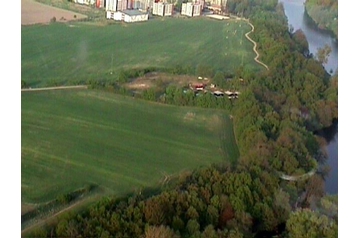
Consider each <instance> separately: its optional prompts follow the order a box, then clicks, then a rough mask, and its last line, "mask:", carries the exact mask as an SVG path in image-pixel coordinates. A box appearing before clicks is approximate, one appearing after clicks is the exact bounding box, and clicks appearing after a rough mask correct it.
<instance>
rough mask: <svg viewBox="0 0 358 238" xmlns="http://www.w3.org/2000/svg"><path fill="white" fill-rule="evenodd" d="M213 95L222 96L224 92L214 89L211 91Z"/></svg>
mask: <svg viewBox="0 0 358 238" xmlns="http://www.w3.org/2000/svg"><path fill="white" fill-rule="evenodd" d="M212 94H213V95H214V96H215V97H224V93H223V92H221V91H214V92H213V93H212Z"/></svg>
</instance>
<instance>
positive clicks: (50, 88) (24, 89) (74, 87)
mask: <svg viewBox="0 0 358 238" xmlns="http://www.w3.org/2000/svg"><path fill="white" fill-rule="evenodd" d="M60 89H87V85H76V86H58V87H48V88H23V89H21V92H31V91H46V90H60Z"/></svg>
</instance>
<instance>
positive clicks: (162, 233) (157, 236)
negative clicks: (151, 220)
mask: <svg viewBox="0 0 358 238" xmlns="http://www.w3.org/2000/svg"><path fill="white" fill-rule="evenodd" d="M144 237H145V238H179V236H177V235H176V234H175V233H174V231H173V230H172V229H170V228H169V227H167V226H163V225H161V226H149V227H147V229H146V230H145V236H144Z"/></svg>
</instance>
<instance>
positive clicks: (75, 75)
mask: <svg viewBox="0 0 358 238" xmlns="http://www.w3.org/2000/svg"><path fill="white" fill-rule="evenodd" d="M250 30H251V28H250V26H248V25H247V23H245V22H241V23H240V22H236V21H235V20H228V21H218V20H213V19H207V18H204V17H202V18H198V19H183V18H180V19H177V18H155V19H150V20H149V21H148V22H143V23H134V24H124V23H116V24H110V25H107V26H95V25H93V24H90V23H86V22H82V23H81V22H77V23H68V24H64V23H55V24H50V25H33V26H22V27H21V79H22V80H25V81H26V82H27V84H28V85H29V86H31V87H40V86H48V85H50V84H51V85H52V84H54V83H56V84H61V85H65V84H72V83H74V82H78V81H81V82H86V81H87V80H88V79H106V78H109V77H112V78H113V77H114V78H116V73H118V72H119V71H120V70H121V69H131V68H146V67H158V68H167V67H173V66H175V65H190V66H193V67H195V66H197V65H198V64H202V65H208V66H211V67H213V68H214V69H220V70H224V71H229V70H232V69H235V68H237V67H238V66H240V65H243V66H245V67H251V68H253V69H257V70H260V69H261V68H262V67H261V66H260V65H258V64H257V63H255V61H254V57H255V53H254V52H253V50H252V47H253V45H252V43H251V42H249V41H248V40H247V39H246V38H245V37H244V34H245V33H246V32H248V31H250ZM111 71H113V72H114V73H113V75H110V74H109V73H110V72H111Z"/></svg>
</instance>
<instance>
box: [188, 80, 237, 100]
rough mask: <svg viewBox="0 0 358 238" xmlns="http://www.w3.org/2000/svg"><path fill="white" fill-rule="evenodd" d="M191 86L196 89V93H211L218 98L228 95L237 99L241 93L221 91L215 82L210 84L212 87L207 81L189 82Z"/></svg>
mask: <svg viewBox="0 0 358 238" xmlns="http://www.w3.org/2000/svg"><path fill="white" fill-rule="evenodd" d="M189 88H190V89H191V90H193V91H194V93H195V95H198V94H200V93H211V94H212V95H214V96H215V97H217V98H222V97H224V96H225V95H226V96H227V97H228V98H229V99H236V98H238V96H239V94H240V92H238V91H234V92H232V91H229V90H226V91H220V90H218V89H217V88H216V85H215V84H210V87H208V85H206V84H205V83H196V84H189Z"/></svg>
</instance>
